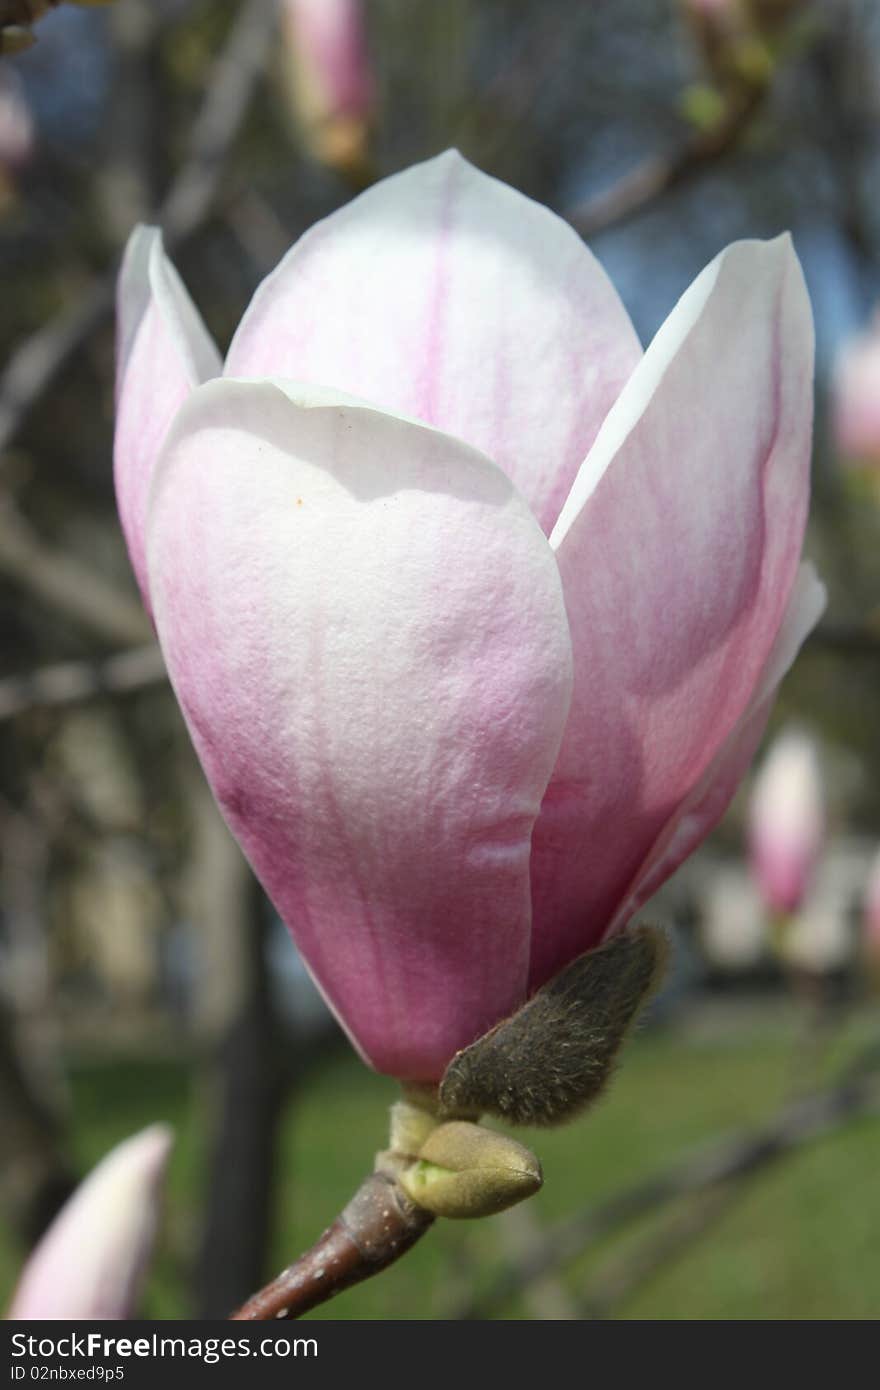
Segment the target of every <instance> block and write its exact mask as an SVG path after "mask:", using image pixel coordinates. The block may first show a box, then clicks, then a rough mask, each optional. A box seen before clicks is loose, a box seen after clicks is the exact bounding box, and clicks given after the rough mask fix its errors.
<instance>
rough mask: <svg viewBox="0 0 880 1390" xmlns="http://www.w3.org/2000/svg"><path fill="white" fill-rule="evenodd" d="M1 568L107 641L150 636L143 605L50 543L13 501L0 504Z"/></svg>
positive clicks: (138, 640)
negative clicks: (37, 532)
mask: <svg viewBox="0 0 880 1390" xmlns="http://www.w3.org/2000/svg"><path fill="white" fill-rule="evenodd" d="M0 572H2V573H3V574H5V575H6V576H7V578H9V579H12V580H14V581H15V582H16V583H18V584H21V585H22V587H23V588H26V589H27V590H28V591H29V592H30V593H32V594H34V595H35V596H36V597H37V598H39V599H41V600H42V601H43V602H45V603H48V604H50V605H51V606H52V607H53V608H55V609H58V610H59V611H60V612H62V613H66V614H67V615H68V616H69V617H71V618H74V619H75V620H76V621H77V622H79V623H81V624H82V625H83V626H84V627H87V628H89V629H90V630H91V631H92V632H94V633H95V634H96V635H97V636H99V637H102V638H103V639H104V640H106V641H109V642H122V643H124V644H125V645H126V646H130V645H132V644H134V643H141V642H143V641H144V639H145V638H146V637H148V636H149V631H150V628H149V623H148V622H147V619H146V617H145V615H144V613H143V610H142V609H141V607H140V604H138V603H136V602H135V601H134V600H133V599H130V598H126V597H125V596H124V595H122V594H119V593H118V592H117V591H116V589H115V588H114V587H113V585H112V584H111V583H110V582H109V581H108V580H105V579H102V578H101V577H100V576H99V575H97V574H95V573H93V572H92V571H91V570H90V569H89V568H88V567H87V566H85V565H83V564H81V563H80V562H79V561H78V560H76V559H74V558H73V557H72V556H70V555H67V554H65V553H64V552H63V551H60V550H55V549H53V548H52V547H51V546H49V545H47V544H46V543H45V542H44V541H43V540H41V538H40V537H39V536H38V535H37V534H36V532H35V531H34V530H33V529H32V528H31V526H30V524H29V523H28V522H27V521H26V520H25V518H24V517H23V516H22V515H21V513H20V512H18V511H16V509H15V507H14V506H13V504H12V502H11V501H9V500H5V501H4V502H3V503H2V505H0Z"/></svg>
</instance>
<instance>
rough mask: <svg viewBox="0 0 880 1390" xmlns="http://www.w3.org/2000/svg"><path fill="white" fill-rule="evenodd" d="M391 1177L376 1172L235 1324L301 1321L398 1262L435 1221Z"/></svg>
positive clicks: (242, 1310)
mask: <svg viewBox="0 0 880 1390" xmlns="http://www.w3.org/2000/svg"><path fill="white" fill-rule="evenodd" d="M433 1220H434V1218H433V1216H431V1215H430V1213H429V1212H426V1211H422V1210H421V1208H420V1207H416V1206H414V1205H413V1203H412V1202H410V1201H409V1199H408V1198H407V1197H406V1196H405V1195H404V1193H403V1191H402V1189H401V1188H400V1187H399V1186H398V1185H397V1183H396V1182H395V1181H394V1179H393V1178H391V1177H389V1176H387V1175H386V1174H384V1173H373V1174H372V1175H371V1176H370V1177H369V1178H367V1180H366V1181H365V1182H364V1183H362V1185H361V1186H360V1187H359V1188H358V1191H357V1192H356V1193H355V1195H354V1197H353V1198H352V1200H351V1201H350V1202H349V1204H348V1206H347V1207H346V1208H345V1210H344V1211H343V1212H342V1213H341V1214H340V1215H339V1216H338V1217H337V1218H336V1220H335V1221H334V1222H333V1225H332V1226H330V1227H328V1229H327V1230H326V1231H325V1232H324V1234H323V1235H322V1236H321V1238H320V1240H319V1241H317V1243H316V1244H315V1245H313V1246H312V1248H311V1250H307V1251H306V1253H305V1254H304V1255H301V1256H300V1258H299V1259H298V1260H297V1261H296V1263H295V1264H292V1265H290V1266H289V1267H288V1268H287V1269H285V1270H283V1271H282V1272H281V1274H279V1275H278V1278H277V1279H273V1281H272V1283H271V1284H267V1285H266V1287H265V1288H264V1289H261V1290H260V1291H259V1293H256V1294H254V1296H253V1298H249V1299H248V1301H247V1303H245V1304H244V1306H243V1307H241V1308H239V1310H238V1312H237V1313H233V1314H232V1319H233V1321H237V1322H252V1321H260V1322H268V1321H270V1320H271V1319H273V1318H278V1319H287V1320H290V1321H292V1320H293V1319H294V1318H298V1317H301V1316H302V1314H303V1313H307V1312H309V1310H310V1309H311V1308H316V1307H317V1306H318V1304H319V1303H326V1301H327V1300H328V1299H330V1298H333V1297H334V1295H335V1294H338V1293H342V1291H343V1289H349V1288H351V1287H352V1285H354V1284H360V1283H361V1282H362V1281H363V1280H364V1279H370V1278H372V1276H373V1275H374V1274H379V1273H380V1271H381V1270H383V1269H387V1268H388V1266H389V1265H391V1264H393V1263H394V1262H395V1260H398V1259H400V1256H401V1255H404V1254H405V1253H406V1251H407V1250H410V1249H411V1248H412V1246H413V1245H415V1243H416V1241H417V1240H420V1239H421V1237H422V1236H423V1235H424V1234H425V1232H426V1231H427V1230H428V1228H429V1226H430V1225H431V1224H432V1223H433Z"/></svg>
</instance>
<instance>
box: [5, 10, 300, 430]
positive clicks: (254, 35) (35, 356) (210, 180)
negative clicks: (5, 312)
mask: <svg viewBox="0 0 880 1390" xmlns="http://www.w3.org/2000/svg"><path fill="white" fill-rule="evenodd" d="M275 24H276V15H275V6H274V3H273V0H249V3H248V4H246V5H243V6H242V7H241V9H240V12H239V14H238V17H237V18H236V20H235V23H234V25H233V27H232V31H231V33H230V35H229V38H228V40H227V43H226V47H225V49H224V50H223V52H222V53H221V54H220V56H219V57H218V58H217V59H216V61H215V63H214V66H213V69H212V72H211V74H210V76H209V78H208V85H207V91H206V93H205V98H204V101H203V102H202V106H201V110H200V111H199V113H198V115H197V116H196V119H195V121H194V123H193V127H192V136H191V139H190V148H189V154H188V156H187V158H186V160H185V162H184V164H183V167H182V168H181V170H180V172H179V173H178V175H177V177H176V178H175V179H174V181H173V183H172V185H171V187H170V189H169V191H168V194H167V196H166V198H165V200H164V202H163V203H162V205H161V207H160V208H159V209H158V211H157V213H156V218H155V220H156V221H157V222H159V223H160V224H161V225H162V226H163V227H164V229H165V232H166V235H167V238H168V243H169V245H172V246H173V245H174V244H176V243H177V242H179V241H181V240H183V239H184V238H186V237H188V236H190V235H191V234H192V233H193V232H194V231H196V230H197V228H198V227H199V226H200V225H201V224H202V223H203V222H204V220H205V219H206V218H207V216H208V214H209V212H210V210H211V206H212V203H213V200H214V198H215V196H216V193H217V188H218V185H219V182H220V177H221V173H222V168H223V163H224V160H225V158H226V155H227V154H228V152H229V148H230V146H231V145H232V143H233V141H234V139H235V137H236V135H237V133H238V131H239V129H240V128H241V125H242V122H243V121H244V118H245V116H246V114H247V111H248V107H249V105H250V100H251V97H252V96H253V93H254V91H255V89H256V86H257V81H258V78H259V76H260V73H261V72H262V70H263V67H264V64H265V59H266V56H267V54H268V51H269V43H270V40H271V36H272V33H273V32H274V29H275ZM115 281H116V268H115V266H114V267H113V268H112V269H111V270H110V271H108V272H107V273H106V274H104V275H100V276H96V277H95V278H94V279H93V280H92V281H91V283H90V284H89V285H88V286H87V287H86V288H85V290H84V291H83V292H82V295H81V297H80V298H79V300H78V301H77V302H76V303H75V304H74V305H72V306H71V307H69V308H65V309H63V310H61V311H60V313H58V314H57V315H56V316H55V318H53V319H52V320H51V321H50V322H49V323H47V324H44V325H43V326H42V327H41V328H38V329H37V330H36V331H35V332H34V333H33V334H31V336H30V337H29V338H26V339H25V341H24V342H23V343H21V344H20V346H19V347H18V348H17V349H16V351H15V352H14V353H13V354H12V356H11V358H10V360H9V363H8V365H7V367H6V369H5V371H4V372H3V375H2V376H0V452H2V450H3V449H5V448H6V447H7V446H8V445H9V443H10V441H11V440H12V439H13V438H14V436H15V435H16V433H17V432H18V430H19V429H20V428H21V426H22V424H23V423H24V421H25V419H26V418H27V416H28V414H29V412H30V411H31V410H32V409H33V407H34V406H35V405H36V403H37V402H38V401H39V399H40V397H41V396H42V394H43V392H44V391H45V390H46V388H47V387H48V386H49V385H51V383H52V381H53V380H54V379H55V377H56V376H57V375H58V373H59V372H60V371H61V369H62V367H63V366H64V365H65V363H66V362H67V361H68V359H69V358H70V357H71V356H72V355H73V353H74V352H75V351H76V350H77V348H78V347H79V346H80V345H81V344H82V342H83V341H84V340H85V339H86V338H87V337H88V336H89V335H90V333H91V332H92V331H93V330H94V329H95V328H97V327H98V326H99V325H100V324H101V323H102V322H103V320H104V319H105V317H106V316H107V314H108V313H109V312H110V311H111V309H112V307H113V295H114V286H115Z"/></svg>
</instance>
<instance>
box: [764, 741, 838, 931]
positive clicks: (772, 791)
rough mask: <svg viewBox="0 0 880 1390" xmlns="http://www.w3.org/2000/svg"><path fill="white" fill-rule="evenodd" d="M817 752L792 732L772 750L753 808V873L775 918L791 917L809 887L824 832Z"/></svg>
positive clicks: (811, 745)
mask: <svg viewBox="0 0 880 1390" xmlns="http://www.w3.org/2000/svg"><path fill="white" fill-rule="evenodd" d="M824 821H825V818H824V809H823V794H822V778H821V772H820V768H819V757H818V754H817V751H816V746H815V744H814V743H813V741H812V739H810V738H809V737H808V736H807V735H806V734H803V733H800V732H798V731H796V730H790V731H789V732H787V733H784V734H781V735H780V737H779V738H777V739H776V741H775V743H774V744H773V745H772V747H771V749H770V752H769V753H768V754H767V757H766V758H765V760H764V762H763V764H762V766H761V770H760V772H759V773H758V776H757V777H756V779H755V785H754V788H753V790H752V797H751V802H750V805H749V850H750V856H751V865H752V872H753V873H754V875H755V879H756V882H757V884H758V887H759V888H760V890H761V892H762V894H763V896H764V901H765V902H766V904H767V906H768V907H769V908H770V910H771V911H772V912H779V913H791V912H795V911H796V910H797V909H798V908H799V907H800V905H801V903H802V902H803V900H804V897H805V895H806V892H807V889H808V888H809V886H810V881H811V877H812V873H813V869H814V868H815V864H816V860H817V859H818V856H819V851H820V849H821V847H822V836H823V832H824Z"/></svg>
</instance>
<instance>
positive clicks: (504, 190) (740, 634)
mask: <svg viewBox="0 0 880 1390" xmlns="http://www.w3.org/2000/svg"><path fill="white" fill-rule="evenodd" d="M119 308H120V353H119V402H118V423H117V436H116V485H117V494H118V499H119V507H120V512H121V517H122V523H123V526H124V529H125V534H126V536H127V539H128V545H129V549H130V553H131V558H132V562H133V565H134V569H135V572H136V574H137V577H138V580H139V583H140V586H141V588H142V590H143V593H144V598H145V601H146V603H147V604H148V606H149V607H150V608H151V610H152V613H153V616H154V620H155V624H156V628H157V631H158V634H159V639H160V641H161V643H162V647H163V650H164V653H165V656H166V659H167V663H168V670H169V673H170V676H171V680H172V683H173V685H174V689H175V691H176V694H177V697H178V700H179V702H180V704H181V707H182V709H183V712H184V715H185V718H186V720H187V723H188V725H189V728H190V732H191V734H192V738H193V740H194V743H195V745H196V748H197V750H198V752H199V756H200V758H201V760H202V764H203V766H204V769H205V772H206V774H207V776H208V779H209V781H210V783H211V786H212V788H213V791H214V794H215V796H216V798H217V800H218V802H219V804H220V807H221V809H222V811H223V813H224V815H225V817H226V819H227V821H228V823H229V825H230V827H231V828H232V830H233V833H234V834H235V835H236V836H237V838H238V839H239V841H240V843H241V845H242V846H243V848H244V850H245V853H246V854H247V856H248V858H249V859H250V861H251V863H252V864H253V866H254V868H255V870H256V872H257V874H258V875H259V877H260V879H261V880H262V883H263V885H264V886H265V888H266V890H267V892H268V894H269V896H270V897H271V898H272V899H273V901H274V903H275V905H276V907H277V908H278V911H279V912H280V914H281V916H282V917H283V918H284V920H285V921H286V923H287V924H288V926H289V927H290V930H291V932H292V933H293V935H294V937H295V939H296V942H297V944H298V946H299V948H300V950H301V952H302V954H303V956H304V958H305V959H306V961H307V962H308V964H309V967H310V969H311V970H312V972H313V974H314V976H315V978H316V980H317V981H318V983H319V985H320V987H321V988H322V990H323V991H324V993H325V995H326V997H327V999H328V1001H329V1003H330V1005H331V1007H332V1008H333V1009H334V1010H335V1012H336V1013H337V1015H338V1017H339V1018H340V1020H341V1021H342V1023H343V1025H344V1026H345V1027H346V1029H347V1030H348V1032H349V1034H350V1035H351V1037H352V1039H353V1041H354V1042H355V1044H356V1045H357V1046H358V1048H359V1049H360V1051H361V1053H362V1054H363V1056H364V1057H365V1058H366V1059H368V1060H369V1062H371V1063H372V1065H373V1066H375V1067H376V1068H377V1069H379V1070H381V1071H386V1072H389V1073H390V1074H392V1075H396V1076H398V1077H401V1078H409V1079H420V1080H432V1079H436V1078H437V1077H438V1076H439V1075H440V1074H441V1073H442V1071H443V1069H444V1067H445V1065H446V1063H447V1062H448V1061H449V1059H450V1057H451V1056H452V1055H453V1053H454V1052H455V1051H456V1050H457V1049H459V1048H461V1047H463V1046H464V1045H466V1044H468V1043H469V1042H471V1041H472V1040H473V1039H474V1038H475V1037H477V1036H479V1035H480V1034H481V1033H483V1032H484V1031H485V1030H486V1029H488V1028H490V1027H491V1026H492V1025H493V1024H495V1023H496V1022H497V1021H498V1020H499V1019H500V1018H502V1017H503V1016H505V1015H506V1014H507V1013H509V1012H510V1011H511V1010H513V1009H515V1008H517V1007H518V1006H519V1005H520V1004H521V1003H522V1002H523V1000H524V999H525V998H526V997H527V995H528V993H529V992H530V991H531V990H533V989H535V988H536V987H537V986H539V985H541V984H542V983H543V982H544V981H546V980H548V979H549V978H550V977H551V976H553V975H554V974H555V973H556V972H558V971H559V970H560V969H561V968H562V967H564V966H565V965H566V964H567V963H568V962H569V961H570V960H572V958H574V957H575V956H577V955H579V954H580V953H582V952H584V951H586V950H587V949H588V948H589V947H591V946H593V945H595V944H596V943H598V942H599V941H600V940H601V939H602V938H603V937H604V936H605V935H606V934H607V933H609V932H611V931H614V930H616V929H617V928H619V927H621V926H622V925H623V924H624V923H625V922H626V921H627V920H628V919H629V918H630V917H631V916H632V914H633V913H634V912H635V911H636V909H637V908H638V907H639V905H640V904H641V903H642V902H643V901H644V900H645V899H646V898H647V897H648V896H649V895H650V894H651V893H652V892H653V891H654V889H655V888H657V887H658V886H659V884H660V883H661V882H663V880H664V879H665V878H667V877H668V876H669V874H671V873H672V871H673V870H674V869H675V867H676V866H677V865H678V864H679V863H680V862H681V861H682V859H684V857H685V856H686V855H687V854H689V853H690V851H691V850H692V849H693V848H694V846H695V845H696V844H697V843H698V842H699V841H700V840H701V839H702V838H703V836H704V835H705V834H706V833H707V831H708V830H709V829H710V828H711V826H712V825H714V824H715V822H716V821H717V820H718V819H719V817H720V816H721V814H722V812H723V810H724V809H725V807H726V805H727V803H728V801H729V799H730V797H731V795H732V793H733V790H734V788H735V786H736V784H737V782H738V781H739V779H740V776H741V775H742V773H743V771H744V770H745V768H746V766H747V764H748V762H749V760H750V758H751V756H752V753H753V751H754V749H755V746H756V744H757V742H758V739H759V738H760V735H761V731H762V729H763V727H764V723H765V720H766V717H767V712H768V709H769V705H770V702H771V700H772V697H773V693H774V691H775V688H776V686H777V684H778V682H779V680H780V679H781V677H782V675H783V673H784V672H785V671H786V669H787V668H788V666H789V665H790V663H791V661H792V660H793V658H794V655H795V653H796V651H797V649H798V647H799V645H800V643H801V641H802V640H803V638H804V636H805V634H806V633H807V631H808V630H809V629H810V627H811V626H812V625H813V623H814V622H815V620H816V618H817V616H818V614H819V612H820V610H821V607H822V603H823V597H822V589H821V585H820V584H819V582H818V581H817V579H816V578H815V576H814V575H813V573H812V571H810V570H808V569H802V568H801V569H799V560H800V552H801V544H802V540H803V534H804V524H805V518H806V512H807V502H808V497H807V494H808V471H809V458H810V434H811V400H812V385H811V381H812V326H811V316H810V309H809V304H808V300H807V296H806V292H805V288H804V283H803V278H802V276H801V272H800V268H799V265H798V262H797V259H796V257H795V255H794V252H793V250H792V246H791V242H790V240H789V238H788V237H782V238H780V239H779V240H777V241H773V242H768V243H762V242H757V241H755V242H742V243H739V244H737V245H734V246H731V247H730V248H729V249H728V250H726V251H725V252H723V253H722V255H720V256H719V257H718V258H717V259H716V260H715V261H713V262H712V264H711V265H710V266H709V267H708V268H707V269H706V270H705V271H703V273H702V274H701V275H700V276H699V277H698V278H697V280H696V281H695V282H694V284H693V285H692V286H691V288H690V289H689V290H688V291H687V293H686V294H685V295H684V297H683V298H682V299H681V301H680V302H679V304H678V306H677V307H676V308H675V309H674V311H673V313H672V314H671V316H670V318H669V319H668V320H667V322H666V323H665V324H664V326H663V327H662V328H661V329H660V332H659V333H658V334H657V336H656V338H655V339H654V341H653V342H652V344H651V346H650V347H649V349H648V350H647V352H645V353H644V354H643V353H642V350H641V348H640V347H639V343H638V339H637V338H636V334H635V332H634V331H633V328H632V325H631V324H630V321H629V319H628V317H627V315H626V312H625V310H624V308H623V306H622V304H621V303H620V300H619V299H618V297H617V295H616V294H615V292H614V289H613V288H612V286H611V284H610V283H609V281H608V279H607V278H606V276H605V274H604V272H603V271H602V269H601V268H600V266H599V265H598V263H597V262H596V261H595V260H594V258H593V257H592V256H591V254H590V252H589V251H588V250H587V249H586V247H585V246H584V245H583V243H582V241H581V240H580V238H579V237H577V236H576V235H575V233H574V232H573V230H572V229H571V227H569V226H568V225H567V224H566V223H564V222H562V221H561V220H560V219H559V218H557V217H555V216H554V215H553V214H552V213H550V212H549V211H547V209H545V208H542V207H540V206H538V205H537V204H535V203H533V202H531V201H530V200H529V199H527V198H524V197H522V196H521V195H520V194H518V193H516V192H514V191H513V190H512V189H510V188H508V187H506V186H505V185H503V184H501V183H498V182H496V181H495V180H494V179H491V178H488V177H486V176H484V175H483V174H481V173H479V172H478V171H477V170H475V169H473V168H472V167H471V166H470V165H469V164H467V163H466V162H465V161H464V160H462V159H461V158H460V157H459V156H458V155H457V154H455V153H447V154H445V155H442V156H440V157H439V158H437V159H433V160H431V161H429V162H428V163H426V164H423V165H420V166H417V167H415V168H413V169H410V170H408V171H407V172H405V173H402V174H399V175H397V176H395V177H393V178H390V179H386V180H385V181H384V182H382V183H380V184H378V185H376V186H375V187H374V188H372V189H371V190H369V191H368V192H366V193H364V194H363V195H362V196H361V197H359V198H357V199H356V200H355V201H354V202H352V203H350V204H349V205H348V206H347V207H345V208H343V209H342V210H341V211H339V212H337V213H335V214H334V215H333V216H332V217H329V218H328V219H327V220H326V221H324V222H322V223H320V224H319V225H318V226H316V227H314V228H313V229H312V230H311V231H310V232H308V233H307V234H306V235H305V236H304V237H303V238H302V240H301V241H300V242H298V243H297V245H296V246H294V248H293V249H292V250H291V251H290V253H289V254H288V255H287V256H286V257H285V259H284V260H283V261H282V262H281V264H280V265H279V267H278V268H277V269H276V270H275V272H274V273H273V274H272V275H270V276H269V278H268V279H267V280H266V281H265V283H264V284H263V285H262V286H261V287H260V289H259V290H258V291H257V293H256V296H255V298H254V300H253V302H252V304H251V306H250V308H249V309H248V311H247V313H246V314H245V317H244V319H243V321H242V323H241V325H240V327H239V329H238V332H237V334H236V335H235V338H234V341H233V343H232V346H231V348H230V350H229V354H228V356H227V359H226V365H225V367H222V366H221V363H220V358H219V356H218V354H217V351H216V348H215V347H214V345H213V343H212V342H211V340H210V338H209V336H208V333H207V331H206V330H205V328H204V326H203V325H202V322H201V320H200V319H199V317H198V315H197V313H196V310H195V309H194V307H193V305H192V303H191V301H190V300H189V298H188V296H187V294H186V291H185V290H184V288H183V285H182V283H181V281H180V279H179V278H178V276H177V274H176V272H175V271H174V269H173V268H172V266H171V265H170V264H169V262H168V260H167V259H166V258H165V256H164V255H163V251H162V245H161V241H160V238H159V233H158V232H156V231H154V230H149V229H140V230H139V231H137V232H136V233H135V234H134V236H133V238H132V240H131V243H130V245H129V248H128V252H127V255H126V260H125V264H124V267H123V271H122V278H121V285H120V294H119ZM212 378H213V379H212Z"/></svg>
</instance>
